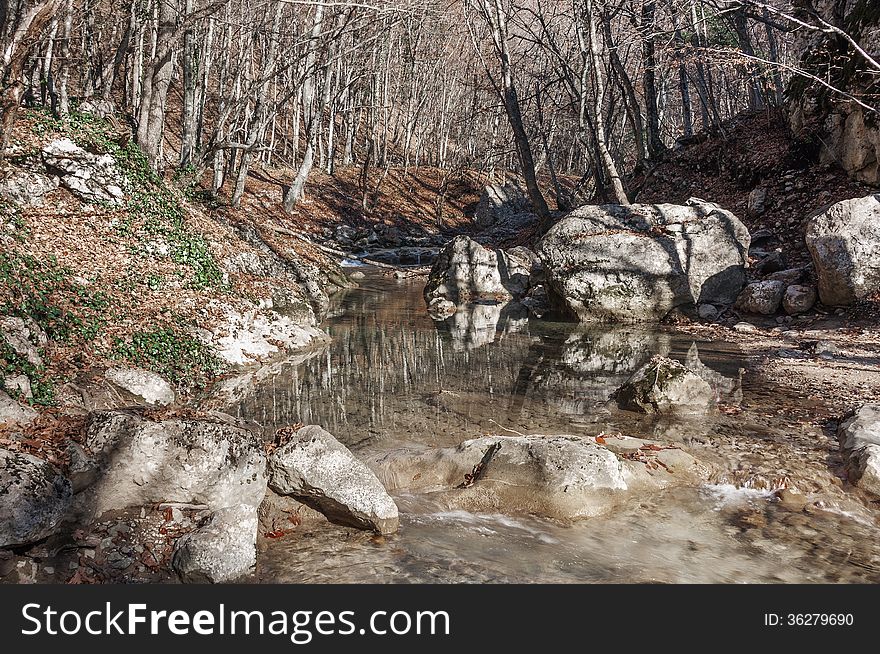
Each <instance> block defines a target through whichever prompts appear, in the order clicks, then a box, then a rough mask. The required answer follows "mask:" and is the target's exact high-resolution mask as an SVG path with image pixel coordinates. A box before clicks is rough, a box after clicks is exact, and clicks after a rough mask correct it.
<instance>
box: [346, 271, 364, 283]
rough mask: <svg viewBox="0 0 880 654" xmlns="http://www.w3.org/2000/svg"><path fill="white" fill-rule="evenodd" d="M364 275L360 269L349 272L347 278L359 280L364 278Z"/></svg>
mask: <svg viewBox="0 0 880 654" xmlns="http://www.w3.org/2000/svg"><path fill="white" fill-rule="evenodd" d="M365 277H366V275H365V274H364V273H362V272H361V271H360V270H355V271H354V272H351V273H349V274H348V278H349V279H354V280H355V281H360V280H362V279H364V278H365Z"/></svg>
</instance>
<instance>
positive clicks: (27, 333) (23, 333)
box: [0, 316, 48, 368]
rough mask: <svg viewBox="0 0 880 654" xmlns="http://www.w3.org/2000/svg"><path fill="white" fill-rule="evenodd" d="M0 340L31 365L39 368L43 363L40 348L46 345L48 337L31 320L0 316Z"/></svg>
mask: <svg viewBox="0 0 880 654" xmlns="http://www.w3.org/2000/svg"><path fill="white" fill-rule="evenodd" d="M0 341H5V343H6V346H7V347H9V348H11V349H12V351H13V352H15V353H16V354H17V355H18V356H19V357H21V358H23V359H25V360H27V362H28V363H30V364H31V365H32V366H35V367H37V368H39V367H41V366H42V365H43V358H42V357H41V356H40V348H43V347H45V346H46V343H47V342H48V338H47V337H46V334H45V332H44V331H43V330H42V329H40V327H39V326H37V324H36V323H35V322H34V321H33V320H30V319H27V320H25V319H23V318H18V317H14V316H2V317H0Z"/></svg>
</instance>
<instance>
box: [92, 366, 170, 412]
mask: <svg viewBox="0 0 880 654" xmlns="http://www.w3.org/2000/svg"><path fill="white" fill-rule="evenodd" d="M104 377H106V378H107V380H108V381H110V382H112V383H114V384H116V385H117V386H119V387H121V388H124V389H125V390H127V391H128V392H129V393H131V394H133V395H136V396H138V397H139V398H142V399H143V401H144V402H145V403H146V404H149V405H154V406H155V405H159V406H165V405H168V404H174V400H175V394H174V389H173V388H171V384H169V383H168V382H167V381H165V380H164V379H163V378H162V377H161V376H160V375H157V374H156V373H154V372H151V371H149V370H143V369H141V368H110V369H108V370H107V372H106V373H104Z"/></svg>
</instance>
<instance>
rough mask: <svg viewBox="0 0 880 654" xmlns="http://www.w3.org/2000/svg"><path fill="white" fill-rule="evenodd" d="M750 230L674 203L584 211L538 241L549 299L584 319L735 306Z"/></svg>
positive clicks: (721, 214) (709, 207)
mask: <svg viewBox="0 0 880 654" xmlns="http://www.w3.org/2000/svg"><path fill="white" fill-rule="evenodd" d="M748 249H749V233H748V230H747V229H746V228H745V226H744V225H743V224H742V223H741V222H740V221H739V219H738V218H737V217H736V216H734V215H733V214H732V213H730V212H729V211H725V210H723V209H721V208H720V207H718V206H717V205H714V204H711V203H708V202H703V201H702V200H697V199H691V200H689V201H688V204H687V206H680V205H674V204H659V205H646V204H645V205H641V204H636V205H632V206H628V207H626V206H621V205H603V206H583V207H580V208H578V209H575V210H574V211H572V212H571V213H569V214H568V215H567V216H566V217H565V218H563V219H562V220H561V221H559V222H558V223H556V224H555V225H554V226H553V227H552V228H551V229H550V231H548V232H547V234H546V235H545V236H544V237H543V238H542V239H541V241H540V243H539V244H538V248H537V253H538V256H539V257H540V258H541V261H542V262H543V264H544V268H545V269H546V275H547V289H548V292H549V294H550V297H551V301H552V302H553V303H554V304H555V306H556V308H557V309H558V310H559V311H560V312H561V313H564V314H569V315H572V316H574V317H576V318H578V319H579V320H581V321H583V322H592V321H606V322H656V321H659V320H661V319H662V318H663V317H664V316H666V314H668V313H669V312H670V311H671V310H672V309H674V308H676V307H679V306H683V305H693V304H702V303H709V304H721V305H724V304H731V303H733V301H734V300H735V299H736V297H737V295H738V294H739V291H740V289H742V286H743V284H744V283H745V264H746V258H747V253H748Z"/></svg>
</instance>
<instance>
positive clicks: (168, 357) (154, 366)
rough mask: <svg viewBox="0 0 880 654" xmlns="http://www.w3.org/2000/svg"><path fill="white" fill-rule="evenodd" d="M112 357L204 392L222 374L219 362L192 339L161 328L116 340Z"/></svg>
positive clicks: (174, 329)
mask: <svg viewBox="0 0 880 654" xmlns="http://www.w3.org/2000/svg"><path fill="white" fill-rule="evenodd" d="M113 353H114V356H115V357H116V358H120V359H125V360H126V361H129V362H130V363H133V364H135V365H138V366H140V367H142V368H148V369H150V370H153V371H155V372H157V373H159V374H160V375H162V376H164V377H165V378H166V379H168V380H170V381H172V382H174V383H177V384H179V385H181V386H185V387H188V388H204V387H205V386H206V385H207V383H208V382H209V381H210V380H211V379H212V378H213V377H216V376H217V375H218V374H220V373H221V372H223V364H222V362H221V361H220V360H219V359H218V358H217V357H216V356H215V355H214V354H213V352H211V350H210V349H209V348H208V347H207V346H205V344H204V343H202V342H201V341H199V340H198V339H197V338H195V337H194V336H191V335H189V334H187V333H185V332H184V331H183V330H182V329H180V328H174V327H162V328H158V329H155V330H153V331H140V332H136V333H135V334H133V335H132V336H131V338H129V339H121V338H117V339H116V342H115V345H114V348H113Z"/></svg>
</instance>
